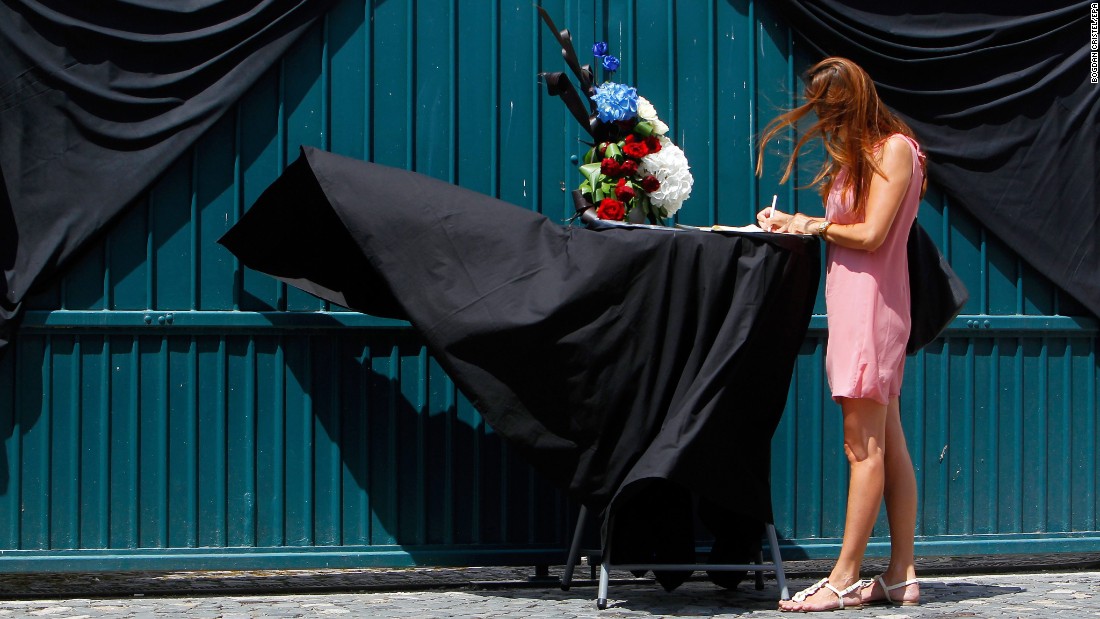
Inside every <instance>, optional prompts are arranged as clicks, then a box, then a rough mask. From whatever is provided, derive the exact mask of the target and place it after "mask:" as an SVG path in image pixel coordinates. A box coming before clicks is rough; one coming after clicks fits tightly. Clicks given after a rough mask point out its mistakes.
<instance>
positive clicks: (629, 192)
mask: <svg viewBox="0 0 1100 619" xmlns="http://www.w3.org/2000/svg"><path fill="white" fill-rule="evenodd" d="M615 197H616V198H618V199H620V200H622V201H623V202H630V201H631V200H633V199H634V187H632V186H631V185H630V183H628V182H626V179H625V178H620V179H619V182H618V184H616V185H615Z"/></svg>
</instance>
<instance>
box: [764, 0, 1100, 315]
mask: <svg viewBox="0 0 1100 619" xmlns="http://www.w3.org/2000/svg"><path fill="white" fill-rule="evenodd" d="M770 4H773V5H775V6H776V7H778V8H779V9H780V11H781V12H782V14H783V15H784V16H785V17H786V19H787V20H788V21H789V23H790V24H791V26H793V28H795V29H796V30H797V32H798V33H799V34H800V35H801V36H802V37H803V38H804V39H805V40H806V41H808V42H809V43H810V45H811V46H812V47H813V48H815V49H816V50H817V51H818V52H819V53H820V54H822V55H838V56H845V57H848V58H851V59H852V60H854V61H856V62H857V63H858V64H859V65H860V66H862V67H864V68H865V69H866V70H867V71H868V72H869V73H870V74H871V77H872V78H873V79H874V80H875V84H876V85H877V87H878V89H879V94H880V95H881V96H882V98H883V100H884V101H886V103H887V104H888V105H890V106H891V107H892V108H893V109H895V110H896V111H898V112H899V113H900V114H901V115H902V116H903V117H904V118H905V120H906V121H907V122H909V123H910V125H911V126H912V127H913V129H914V131H916V133H917V137H918V138H919V139H920V141H921V143H922V145H923V146H924V147H925V149H926V150H927V151H928V153H929V158H930V165H929V172H930V177H931V178H932V180H933V181H934V182H936V183H937V184H938V185H939V186H941V187H942V188H943V189H944V190H945V191H946V192H947V194H948V195H949V197H950V198H951V200H952V203H956V204H959V205H961V206H962V207H964V208H965V209H966V210H967V211H969V212H970V213H972V214H973V215H975V216H976V217H978V218H979V219H980V220H981V222H982V225H984V226H986V227H987V228H988V229H989V230H990V231H991V232H993V233H994V234H995V235H996V236H998V237H999V238H1001V239H1002V240H1004V241H1005V243H1006V244H1008V246H1009V247H1011V248H1013V249H1014V250H1015V251H1016V252H1018V253H1019V254H1020V255H1021V256H1022V257H1023V258H1024V259H1025V260H1027V261H1028V262H1029V263H1030V264H1032V265H1033V266H1034V267H1035V268H1036V269H1037V270H1038V271H1039V272H1041V273H1043V274H1044V275H1046V276H1047V277H1049V278H1050V279H1051V280H1052V281H1054V282H1055V283H1056V284H1058V285H1059V286H1060V287H1062V288H1063V289H1064V290H1065V291H1066V292H1068V293H1069V294H1070V295H1072V296H1074V297H1075V298H1077V299H1078V300H1079V301H1080V302H1081V303H1082V304H1083V305H1084V306H1085V307H1086V308H1088V309H1089V310H1090V311H1092V313H1094V314H1096V315H1098V316H1100V176H1098V168H1097V164H1098V163H1100V160H1098V157H1100V118H1098V114H1100V85H1098V84H1095V83H1092V82H1091V80H1090V62H1089V53H1090V23H1091V18H1090V4H1091V3H1090V2H1080V1H1077V2H1067V1H1065V0H1056V1H1049V2H1032V1H1026V2H1024V1H1011V0H1010V1H1002V0H972V1H968V2H948V1H946V0H921V1H919V2H918V1H916V0H908V1H898V2H893V1H891V2H883V1H882V0H772V2H771V3H770Z"/></svg>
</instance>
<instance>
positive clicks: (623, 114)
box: [592, 82, 638, 122]
mask: <svg viewBox="0 0 1100 619" xmlns="http://www.w3.org/2000/svg"><path fill="white" fill-rule="evenodd" d="M592 100H593V101H595V102H596V114H597V116H598V117H599V119H600V120H602V121H604V122H611V121H614V120H630V119H631V118H634V117H635V116H637V115H638V91H637V90H636V89H635V88H634V87H633V86H626V85H624V84H616V83H615V82H604V83H603V84H600V85H599V86H598V87H597V88H596V94H595V95H594V96H593V97H592Z"/></svg>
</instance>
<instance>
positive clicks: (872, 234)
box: [781, 136, 913, 251]
mask: <svg viewBox="0 0 1100 619" xmlns="http://www.w3.org/2000/svg"><path fill="white" fill-rule="evenodd" d="M881 153H882V160H881V161H880V162H879V167H880V168H882V172H883V174H885V176H883V174H878V173H874V174H873V175H872V178H871V190H870V192H869V194H868V196H867V206H866V215H865V217H864V219H863V221H862V222H860V223H854V224H836V223H830V224H829V225H828V226H827V227H826V229H825V231H824V233H823V234H822V233H821V228H822V223H823V222H825V219H824V218H821V217H808V216H806V215H803V214H801V213H796V214H795V215H793V216H791V218H790V220H789V222H788V223H787V225H786V227H785V229H784V230H781V231H783V232H794V233H796V234H814V235H816V234H821V236H822V238H823V239H825V240H826V241H828V242H830V243H836V244H837V245H841V246H843V247H850V248H852V249H862V250H864V251H875V250H876V249H878V248H879V246H881V245H882V243H883V241H885V240H886V235H887V234H888V233H889V232H890V227H891V226H892V225H893V224H894V218H895V217H896V216H897V214H898V209H899V208H900V207H901V201H902V199H903V198H904V197H905V191H906V189H908V187H909V180H910V178H911V177H912V176H913V151H912V149H911V148H910V146H909V143H908V142H907V141H906V140H905V139H904V138H902V137H900V136H897V137H892V138H890V139H889V140H887V141H886V143H885V144H883V146H882V151H881Z"/></svg>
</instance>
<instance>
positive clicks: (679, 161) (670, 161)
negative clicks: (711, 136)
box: [638, 106, 695, 217]
mask: <svg viewBox="0 0 1100 619" xmlns="http://www.w3.org/2000/svg"><path fill="white" fill-rule="evenodd" d="M639 108H640V106H639ZM658 139H660V141H661V150H660V151H659V152H656V153H653V154H651V155H646V156H645V157H643V158H642V162H641V164H640V165H639V166H638V175H639V176H641V177H643V178H644V177H645V176H647V175H649V174H652V175H653V176H655V177H657V180H658V181H660V183H661V186H660V187H659V188H658V189H657V191H654V192H653V193H650V194H649V200H650V201H651V202H652V203H653V205H654V206H657V207H659V208H663V209H664V211H665V215H666V217H672V216H673V215H675V214H676V211H678V210H680V206H682V205H683V203H684V200H687V199H688V198H690V197H691V186H692V185H693V184H694V183H695V179H694V178H692V176H691V171H690V168H689V166H688V160H687V157H686V156H685V155H684V151H682V150H680V147H679V146H676V145H675V144H673V143H672V140H670V139H668V138H666V137H665V136H663V135H662V136H661V137H660V138H658Z"/></svg>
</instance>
